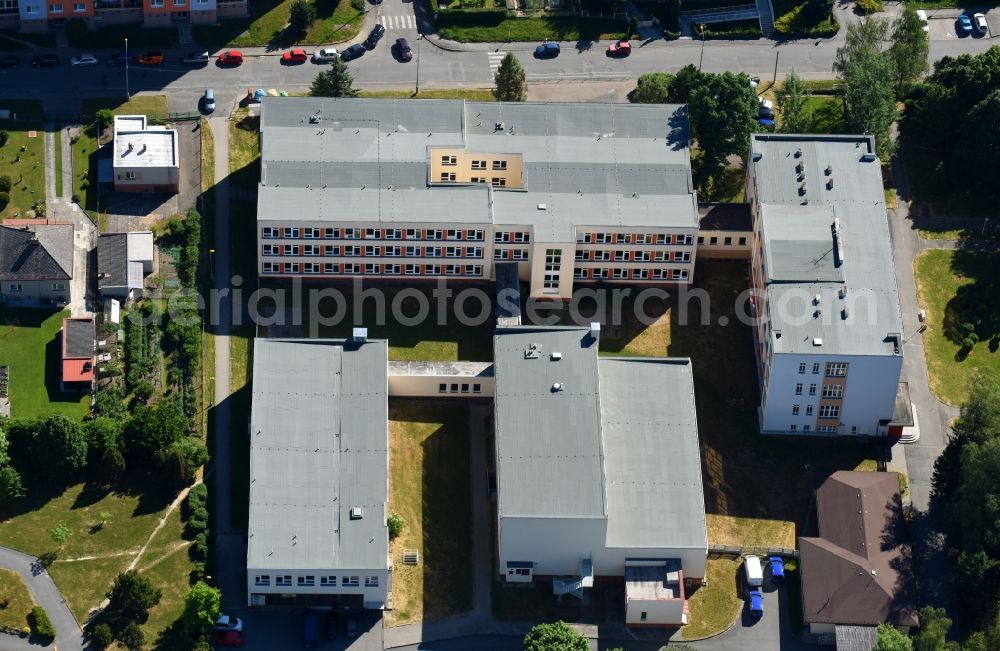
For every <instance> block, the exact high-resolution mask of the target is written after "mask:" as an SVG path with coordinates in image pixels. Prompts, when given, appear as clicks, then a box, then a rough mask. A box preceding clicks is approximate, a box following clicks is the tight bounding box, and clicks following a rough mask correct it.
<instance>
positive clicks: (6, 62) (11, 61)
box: [0, 54, 21, 68]
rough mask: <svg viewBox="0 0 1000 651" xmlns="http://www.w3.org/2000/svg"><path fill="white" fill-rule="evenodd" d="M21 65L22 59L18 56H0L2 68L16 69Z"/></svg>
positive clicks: (0, 66)
mask: <svg viewBox="0 0 1000 651" xmlns="http://www.w3.org/2000/svg"><path fill="white" fill-rule="evenodd" d="M19 65H21V59H20V57H18V56H17V55H16V54H5V55H3V56H0V68H16V67H18V66H19Z"/></svg>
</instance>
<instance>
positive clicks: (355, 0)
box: [351, 0, 365, 11]
mask: <svg viewBox="0 0 1000 651" xmlns="http://www.w3.org/2000/svg"><path fill="white" fill-rule="evenodd" d="M351 8H352V9H354V10H355V11H364V10H365V0H351Z"/></svg>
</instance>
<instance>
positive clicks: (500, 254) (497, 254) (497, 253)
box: [493, 249, 508, 260]
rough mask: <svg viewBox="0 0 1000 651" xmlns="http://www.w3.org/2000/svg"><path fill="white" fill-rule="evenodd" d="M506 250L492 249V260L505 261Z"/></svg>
mask: <svg viewBox="0 0 1000 651" xmlns="http://www.w3.org/2000/svg"><path fill="white" fill-rule="evenodd" d="M507 251H508V249H493V259H494V260H506V259H507Z"/></svg>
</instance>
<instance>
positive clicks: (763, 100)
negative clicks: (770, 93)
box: [757, 97, 774, 110]
mask: <svg viewBox="0 0 1000 651" xmlns="http://www.w3.org/2000/svg"><path fill="white" fill-rule="evenodd" d="M757 100H758V101H759V102H760V105H761V107H763V108H766V109H771V110H774V102H772V101H771V100H769V99H766V98H764V97H758V98H757Z"/></svg>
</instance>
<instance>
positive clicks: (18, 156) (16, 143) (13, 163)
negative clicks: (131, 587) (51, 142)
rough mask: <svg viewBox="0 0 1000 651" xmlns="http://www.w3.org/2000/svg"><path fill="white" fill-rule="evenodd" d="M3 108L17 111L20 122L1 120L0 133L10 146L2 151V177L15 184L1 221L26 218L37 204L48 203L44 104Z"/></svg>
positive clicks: (27, 102)
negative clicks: (38, 202) (16, 217)
mask: <svg viewBox="0 0 1000 651" xmlns="http://www.w3.org/2000/svg"><path fill="white" fill-rule="evenodd" d="M3 108H5V109H9V110H12V111H14V113H15V114H16V115H17V117H18V120H17V121H12V120H0V131H6V132H7V134H8V139H7V144H5V145H4V146H3V147H0V176H9V177H10V182H11V189H10V192H9V194H10V203H8V204H7V207H6V208H4V209H3V210H0V221H3V220H4V219H6V218H9V217H13V216H14V215H15V213H17V212H20V213H21V217H22V218H25V217H27V215H26V214H25V213H26V212H27V211H28V210H30V209H31V206H32V205H33V204H34V203H35V202H36V201H42V202H44V201H45V132H44V131H43V129H42V122H41V116H42V105H41V102H38V101H35V100H4V102H3ZM32 134H34V135H32ZM22 148H24V151H21V149H22Z"/></svg>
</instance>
